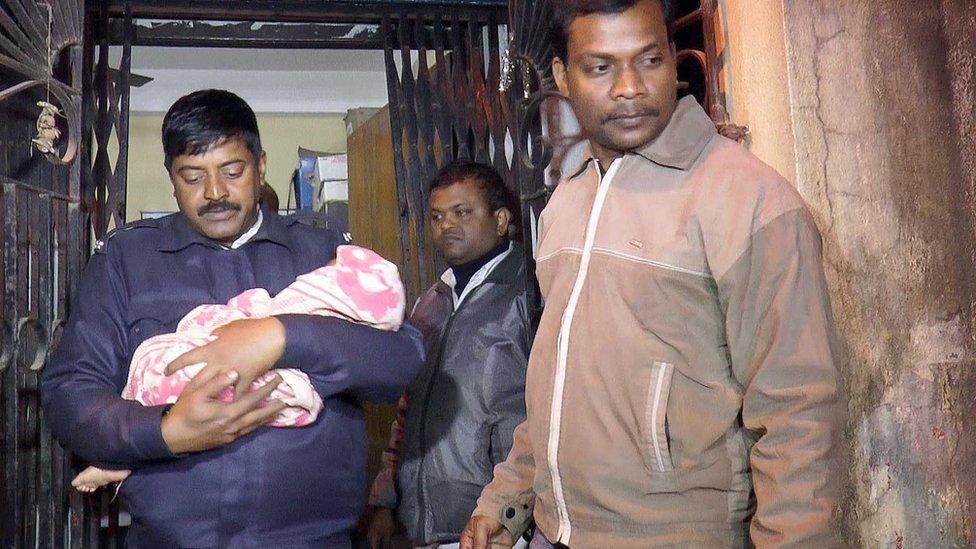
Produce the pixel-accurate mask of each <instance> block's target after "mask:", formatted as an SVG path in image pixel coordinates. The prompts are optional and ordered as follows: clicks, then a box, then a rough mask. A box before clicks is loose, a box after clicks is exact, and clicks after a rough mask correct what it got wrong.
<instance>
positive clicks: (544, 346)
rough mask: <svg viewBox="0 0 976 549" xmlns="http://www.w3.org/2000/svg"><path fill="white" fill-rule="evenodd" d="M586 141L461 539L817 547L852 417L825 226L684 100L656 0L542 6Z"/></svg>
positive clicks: (664, 11) (824, 537)
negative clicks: (511, 404)
mask: <svg viewBox="0 0 976 549" xmlns="http://www.w3.org/2000/svg"><path fill="white" fill-rule="evenodd" d="M555 4H556V5H557V6H558V9H559V11H560V13H559V14H558V17H557V18H556V22H555V24H556V30H557V32H556V35H557V37H556V39H555V41H554V43H555V46H556V50H557V57H556V59H554V61H553V71H554V75H555V78H556V82H557V84H558V86H559V89H560V91H561V92H562V93H563V94H564V95H565V96H566V97H567V98H568V99H569V101H570V103H571V104H572V106H573V109H574V110H575V112H576V115H577V118H578V119H579V121H580V125H581V126H582V128H583V131H584V132H585V134H586V135H587V137H588V139H589V152H590V154H588V155H587V156H586V161H585V162H583V163H582V165H581V166H580V167H579V169H578V170H576V171H575V173H572V174H571V175H570V177H569V178H568V179H566V180H565V181H563V182H561V183H560V184H559V186H558V187H557V189H556V192H555V194H554V195H553V197H552V200H551V201H550V203H549V205H548V206H547V208H546V209H545V211H544V212H543V214H542V218H541V220H540V230H539V234H540V241H539V248H538V267H537V268H538V277H539V282H540V286H541V288H542V291H543V294H544V296H545V301H546V309H545V313H544V314H543V317H542V321H541V324H540V326H539V330H538V333H537V334H536V338H535V343H534V345H533V348H532V353H531V356H530V359H529V368H528V377H527V381H526V403H527V420H526V422H525V423H523V424H522V425H520V426H519V427H518V428H517V429H516V431H515V442H514V446H513V448H512V451H511V452H510V454H509V456H508V459H507V460H506V461H505V462H503V463H501V464H499V465H498V466H497V467H496V469H495V473H494V480H493V481H492V482H491V483H490V484H489V485H488V486H487V487H486V488H485V490H484V492H483V493H482V495H481V498H480V499H479V501H478V507H477V509H476V510H475V512H474V513H473V517H472V519H471V521H470V522H469V523H468V525H467V527H466V528H465V532H464V534H463V536H462V547H475V548H481V547H486V546H488V545H491V546H498V545H502V546H505V545H508V544H509V543H510V541H511V538H512V537H513V536H518V535H519V534H521V532H522V531H523V530H524V529H525V527H526V525H527V524H528V522H529V521H530V519H531V518H533V517H534V518H535V521H536V525H537V532H536V536H535V538H534V539H533V542H532V543H533V545H532V546H533V547H552V546H553V545H559V544H564V545H567V546H571V547H573V548H591V547H592V548H613V549H621V548H623V549H626V548H638V547H639V548H644V547H663V546H668V547H745V546H748V545H749V544H750V543H752V544H754V545H756V546H758V547H784V546H790V547H818V549H820V548H822V547H825V546H826V547H830V546H834V545H836V544H837V543H838V542H837V539H836V532H835V531H833V529H832V528H831V524H830V522H831V521H830V518H831V515H832V513H833V512H834V510H835V509H836V507H837V497H838V483H839V481H840V479H841V478H842V474H843V467H842V466H840V465H841V462H840V459H839V457H840V455H841V454H842V450H841V445H840V444H839V436H840V430H841V426H842V424H843V421H844V412H843V409H844V404H843V402H844V401H843V399H842V381H841V378H840V375H839V372H838V369H837V364H838V360H837V354H838V353H837V351H838V349H837V344H836V340H835V337H834V333H833V320H832V318H831V312H830V303H829V300H828V296H827V287H826V284H825V281H824V275H823V269H822V265H821V242H820V235H819V233H818V231H817V228H816V226H815V225H814V222H813V219H812V218H811V216H810V213H809V212H808V211H807V209H806V207H805V205H804V203H803V201H802V200H801V199H800V197H799V196H798V195H797V193H796V192H795V191H794V189H793V188H792V187H791V186H790V185H789V184H788V183H787V182H786V181H785V180H784V179H783V178H782V177H781V176H779V175H778V174H777V173H776V172H774V171H773V170H772V169H771V168H769V167H768V166H766V165H764V164H763V163H762V162H760V161H759V160H758V159H756V158H755V157H754V156H753V155H752V154H750V153H749V152H748V151H747V150H745V149H744V148H743V147H741V146H740V145H738V144H736V143H734V142H732V141H729V140H726V139H725V138H722V137H720V136H718V135H717V134H716V132H715V128H714V126H713V124H712V122H711V120H710V119H709V117H708V116H707V115H706V114H705V112H704V111H703V110H702V109H701V107H699V106H698V104H697V103H696V102H695V100H694V98H692V97H686V98H684V99H682V100H680V101H678V100H677V71H676V62H675V49H674V42H673V39H672V32H673V6H672V5H671V3H670V2H668V1H666V0H636V1H635V0H629V1H628V0H564V1H560V2H557V3H555Z"/></svg>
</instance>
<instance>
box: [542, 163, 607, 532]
mask: <svg viewBox="0 0 976 549" xmlns="http://www.w3.org/2000/svg"><path fill="white" fill-rule="evenodd" d="M620 163H621V160H620V159H619V158H618V159H616V160H614V161H613V162H612V163H611V164H610V167H609V168H608V169H607V173H606V175H604V176H603V177H602V178H601V179H600V184H599V186H598V187H597V191H596V198H594V200H593V209H592V210H590V219H589V221H588V222H587V226H586V238H585V240H584V241H583V255H582V258H581V259H580V266H579V271H577V272H576V282H575V283H573V291H572V293H570V294H569V301H568V302H567V303H566V310H565V311H563V317H562V322H561V324H560V326H559V335H558V337H557V338H556V346H557V350H556V375H555V381H554V383H553V389H552V408H551V410H550V412H549V445H548V452H547V454H548V461H549V475H550V476H551V477H552V492H553V496H554V498H555V500H556V513H557V515H558V517H559V530H558V531H557V532H556V539H555V540H553V541H555V542H558V543H563V544H566V545H569V537H570V535H571V534H572V526H571V525H570V523H569V511H568V510H567V509H566V499H565V498H564V497H563V484H562V480H561V479H560V478H559V464H558V463H557V459H558V456H559V426H560V423H561V422H562V411H563V391H564V389H565V385H566V362H567V354H568V352H569V330H570V329H571V328H572V326H573V317H574V316H575V315H576V305H577V304H578V303H579V298H580V294H581V293H582V291H583V284H584V283H585V282H586V271H587V269H588V268H589V265H590V257H591V255H592V250H593V241H594V240H596V227H597V224H598V223H599V221H600V212H601V211H602V210H603V203H604V202H605V201H606V198H607V192H608V191H609V189H610V182H611V180H612V179H613V176H614V174H616V173H617V170H618V169H619V168H620ZM594 168H595V169H597V170H599V165H598V164H597V163H596V162H594Z"/></svg>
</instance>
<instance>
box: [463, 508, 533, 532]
mask: <svg viewBox="0 0 976 549" xmlns="http://www.w3.org/2000/svg"><path fill="white" fill-rule="evenodd" d="M471 516H473V517H479V516H480V517H488V518H490V519H494V520H497V521H498V522H500V523H501V524H502V526H504V527H505V529H506V530H508V533H509V534H511V535H512V539H513V540H516V541H517V540H518V539H519V538H520V537H522V534H524V533H525V530H526V529H528V527H529V523H530V522H531V521H532V503H531V502H529V501H515V500H513V501H509V502H506V503H504V504H502V505H497V504H492V503H488V502H478V507H477V508H476V509H475V510H474V513H472V514H471Z"/></svg>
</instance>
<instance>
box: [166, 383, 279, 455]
mask: <svg viewBox="0 0 976 549" xmlns="http://www.w3.org/2000/svg"><path fill="white" fill-rule="evenodd" d="M237 380H238V379H237V373H236V372H233V371H232V372H230V373H229V374H228V373H224V372H220V371H218V370H216V369H212V370H208V369H207V368H204V369H203V370H201V371H200V373H198V374H197V375H196V376H194V377H193V379H191V380H190V382H189V383H188V384H187V385H186V387H185V388H184V389H183V392H182V393H181V394H180V398H179V399H178V400H177V401H176V404H174V405H173V407H172V408H171V409H170V411H169V413H168V414H166V416H164V417H163V421H162V426H161V428H162V432H163V441H164V442H165V443H166V446H167V447H168V448H169V450H170V451H171V452H173V453H174V454H186V453H190V452H201V451H203V450H210V449H211V448H217V447H219V446H223V445H225V444H229V443H231V442H233V441H234V440H236V439H237V438H239V437H242V436H244V435H246V434H248V433H250V432H251V431H253V430H255V429H257V428H258V427H260V426H262V425H265V424H267V423H270V422H271V421H273V420H274V418H275V416H276V415H278V412H280V411H281V410H283V409H284V408H285V406H286V405H285V403H284V402H281V401H280V400H277V399H275V400H270V401H269V400H268V397H269V396H270V395H271V391H273V390H274V389H275V388H276V387H277V386H278V384H279V383H281V378H280V377H279V376H278V375H277V374H275V377H274V379H272V380H270V381H269V382H268V384H267V385H264V386H262V387H261V388H260V389H258V390H256V391H253V392H250V393H247V394H246V395H245V396H243V397H241V398H239V399H237V400H235V401H234V402H223V401H221V400H220V399H219V395H220V393H221V391H223V390H224V389H226V388H228V387H230V386H232V385H234V383H236V382H237Z"/></svg>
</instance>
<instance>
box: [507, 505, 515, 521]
mask: <svg viewBox="0 0 976 549" xmlns="http://www.w3.org/2000/svg"><path fill="white" fill-rule="evenodd" d="M505 518H507V519H513V518H515V508H514V507H509V508H508V509H505Z"/></svg>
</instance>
